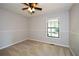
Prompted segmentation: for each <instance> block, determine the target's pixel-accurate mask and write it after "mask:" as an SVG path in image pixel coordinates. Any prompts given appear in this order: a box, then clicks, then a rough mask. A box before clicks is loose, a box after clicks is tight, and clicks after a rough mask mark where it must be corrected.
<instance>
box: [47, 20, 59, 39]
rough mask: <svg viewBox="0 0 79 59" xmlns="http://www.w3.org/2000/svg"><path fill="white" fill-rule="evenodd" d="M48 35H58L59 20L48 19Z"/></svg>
mask: <svg viewBox="0 0 79 59" xmlns="http://www.w3.org/2000/svg"><path fill="white" fill-rule="evenodd" d="M47 32H48V33H47V35H48V37H56V38H58V37H59V22H58V19H51V20H48V28H47Z"/></svg>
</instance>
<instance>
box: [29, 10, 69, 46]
mask: <svg viewBox="0 0 79 59" xmlns="http://www.w3.org/2000/svg"><path fill="white" fill-rule="evenodd" d="M53 18H58V19H59V26H60V28H59V31H60V33H59V36H60V37H59V38H51V37H47V20H49V19H53ZM29 36H30V39H34V40H37V41H41V42H46V43H51V44H56V45H60V46H65V47H69V12H68V11H59V12H55V13H52V12H49V13H46V14H43V15H40V16H35V17H32V18H30V19H29Z"/></svg>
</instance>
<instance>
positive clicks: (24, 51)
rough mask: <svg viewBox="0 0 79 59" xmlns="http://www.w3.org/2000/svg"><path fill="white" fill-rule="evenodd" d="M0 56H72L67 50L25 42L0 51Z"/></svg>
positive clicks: (45, 44)
mask: <svg viewBox="0 0 79 59" xmlns="http://www.w3.org/2000/svg"><path fill="white" fill-rule="evenodd" d="M0 56H72V54H71V52H70V51H69V49H68V48H65V47H61V46H56V45H50V44H47V43H42V42H37V41H32V40H26V41H23V42H21V43H18V44H16V45H13V46H10V47H8V48H5V49H3V50H0Z"/></svg>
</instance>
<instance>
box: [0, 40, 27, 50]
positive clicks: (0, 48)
mask: <svg viewBox="0 0 79 59" xmlns="http://www.w3.org/2000/svg"><path fill="white" fill-rule="evenodd" d="M25 40H28V39H23V40H20V41H17V42H15V43H12V44H9V45H6V46H3V47H0V50H2V49H4V48H7V47H10V46H12V45H15V44H18V43H20V42H23V41H25Z"/></svg>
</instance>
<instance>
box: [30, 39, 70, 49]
mask: <svg viewBox="0 0 79 59" xmlns="http://www.w3.org/2000/svg"><path fill="white" fill-rule="evenodd" d="M29 40H34V41H39V42H43V43H48V44H54V45H58V46H62V47H68V48H69V46H68V45H62V44H57V43H51V42H45V41H40V40H35V39H29Z"/></svg>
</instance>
